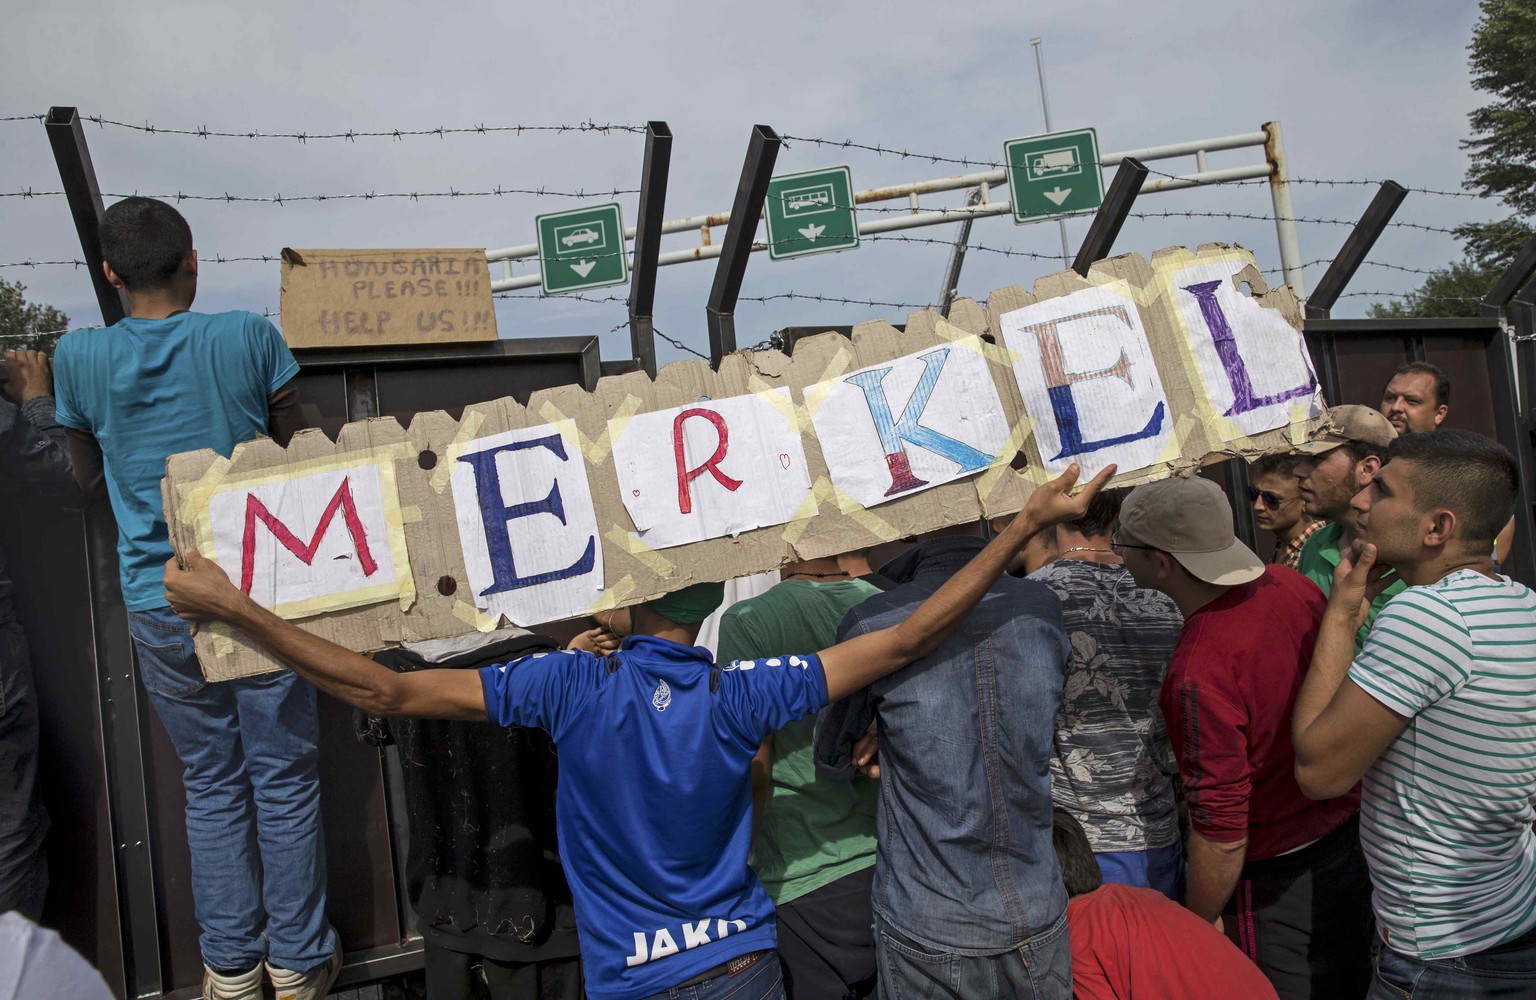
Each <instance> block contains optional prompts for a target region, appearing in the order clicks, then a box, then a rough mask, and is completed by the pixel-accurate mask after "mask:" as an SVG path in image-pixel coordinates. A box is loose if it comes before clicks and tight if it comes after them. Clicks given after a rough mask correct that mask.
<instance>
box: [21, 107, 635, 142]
mask: <svg viewBox="0 0 1536 1000" xmlns="http://www.w3.org/2000/svg"><path fill="white" fill-rule="evenodd" d="M47 117H48V116H47V115H45V114H33V115H5V116H0V122H21V121H39V122H40V121H43V120H45V119H46V118H47ZM80 120H81V121H83V122H90V123H91V124H93V125H96V126H98V127H101V128H105V127H106V126H108V125H110V126H113V127H115V128H122V129H131V130H133V131H136V132H144V133H148V134H150V135H187V136H195V137H196V138H199V139H295V140H297V141H299V142H301V143H304V142H309V141H310V140H315V139H345V140H347V141H348V142H355V141H356V140H358V139H396V140H399V139H406V138H412V137H417V136H436V137H437V138H439V139H442V138H444V137H446V136H450V135H491V134H493V133H499V132H513V133H516V134H518V135H522V134H523V133H524V132H556V133H562V132H588V133H600V134H605V135H606V134H611V133H614V132H621V133H641V134H644V132H645V126H644V125H625V124H617V123H613V122H607V123H604V124H598V123H597V122H593V121H584V122H578V123H576V124H574V125H569V124H556V125H484V124H481V125H466V126H462V127H457V128H449V127H447V126H443V125H440V126H438V127H437V128H390V129H347V130H346V131H344V132H263V131H261V130H260V129H245V130H242V131H238V132H227V131H219V130H216V129H210V128H208V127H207V126H206V125H199V126H197V127H196V128H170V127H167V126H161V125H151V124H150V123H149V122H147V121H146V122H145V123H144V124H142V125H136V124H134V123H133V122H125V121H118V120H116V119H113V118H106V117H103V116H101V115H81V116H80Z"/></svg>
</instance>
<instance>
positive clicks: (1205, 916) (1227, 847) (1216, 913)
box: [1184, 831, 1248, 927]
mask: <svg viewBox="0 0 1536 1000" xmlns="http://www.w3.org/2000/svg"><path fill="white" fill-rule="evenodd" d="M1247 858H1248V839H1247V838H1246V837H1245V838H1243V839H1242V840H1234V841H1231V842H1225V841H1220V840H1207V839H1206V838H1205V837H1202V836H1200V834H1198V833H1195V832H1193V831H1191V833H1190V835H1189V886H1188V891H1187V892H1186V894H1185V899H1184V905H1185V906H1187V907H1189V909H1190V910H1192V911H1194V913H1195V914H1196V915H1198V916H1199V917H1200V919H1202V920H1208V921H1210V922H1211V923H1212V924H1215V925H1216V926H1218V927H1219V926H1220V921H1221V910H1222V907H1224V906H1226V905H1227V900H1229V899H1231V898H1232V890H1234V889H1235V888H1237V879H1238V876H1239V875H1240V874H1241V873H1242V870H1243V862H1244V861H1245V860H1247Z"/></svg>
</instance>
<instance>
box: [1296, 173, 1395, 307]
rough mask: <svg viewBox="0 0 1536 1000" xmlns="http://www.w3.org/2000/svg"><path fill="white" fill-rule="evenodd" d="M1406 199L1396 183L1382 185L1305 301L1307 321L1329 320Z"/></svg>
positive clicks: (1383, 182)
mask: <svg viewBox="0 0 1536 1000" xmlns="http://www.w3.org/2000/svg"><path fill="white" fill-rule="evenodd" d="M1406 197H1408V189H1407V188H1405V187H1403V186H1402V185H1401V184H1399V183H1398V182H1397V181H1382V182H1381V187H1380V188H1378V189H1377V191H1376V197H1374V198H1372V199H1371V203H1370V204H1369V205H1367V206H1366V208H1365V214H1364V215H1362V216H1360V221H1359V222H1357V223H1355V228H1354V229H1352V230H1350V233H1349V238H1348V239H1346V240H1345V241H1344V245H1343V246H1342V247H1340V248H1339V253H1338V256H1336V257H1334V258H1333V263H1332V264H1329V265H1328V270H1327V271H1325V272H1323V277H1322V279H1321V280H1320V281H1318V283H1317V287H1316V288H1314V289H1313V290H1312V294H1311V295H1310V296H1309V297H1308V298H1307V318H1308V319H1327V318H1328V314H1329V311H1330V310H1332V309H1333V305H1334V303H1335V302H1337V301H1339V296H1340V295H1342V294H1343V293H1344V288H1345V286H1347V285H1348V284H1349V282H1350V279H1351V278H1353V277H1354V276H1355V272H1356V271H1358V270H1359V269H1360V265H1361V264H1363V263H1364V262H1365V258H1366V256H1367V255H1368V254H1369V253H1370V252H1371V247H1373V246H1375V245H1376V240H1377V239H1378V238H1379V237H1380V236H1381V234H1382V233H1384V232H1386V229H1387V223H1389V222H1391V221H1392V216H1393V215H1395V214H1397V207H1398V206H1399V205H1401V204H1402V203H1403V199H1404V198H1406Z"/></svg>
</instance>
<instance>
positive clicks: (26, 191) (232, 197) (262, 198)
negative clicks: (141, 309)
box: [0, 184, 640, 205]
mask: <svg viewBox="0 0 1536 1000" xmlns="http://www.w3.org/2000/svg"><path fill="white" fill-rule="evenodd" d="M639 193H640V189H639V188H614V189H612V190H608V191H588V190H586V189H585V188H578V189H577V190H575V191H557V190H551V189H550V188H546V187H543V186H542V185H541V186H539V187H532V188H504V187H502V186H500V185H499V184H498V185H497V186H496V187H494V188H492V189H491V190H489V191H458V190H455V189H454V188H449V189H448V190H447V191H360V192H356V193H352V194H297V195H283V194H275V195H241V194H229V193H228V192H226V193H224V194H187V193H185V192H182V191H178V192H176V193H175V194H151V195H144V196H143V197H146V198H158V199H159V200H161V201H174V202H176V203H178V204H180V203H181V202H184V201H212V202H225V203H236V202H246V203H266V204H273V205H286V204H288V203H289V202H303V201H384V200H388V199H409V200H411V201H421V200H423V199H427V198H501V197H506V196H508V195H530V196H532V197H535V198H617V197H618V196H619V195H623V194H639ZM63 194H64V192H63V191H34V190H32V189H31V188H22V189H21V190H20V191H0V198H23V199H27V198H47V197H54V196H59V195H63ZM138 195H139V192H137V191H135V192H133V195H127V194H111V193H108V192H102V197H104V198H128V197H133V196H138Z"/></svg>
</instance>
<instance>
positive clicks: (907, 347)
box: [163, 244, 1323, 679]
mask: <svg viewBox="0 0 1536 1000" xmlns="http://www.w3.org/2000/svg"><path fill="white" fill-rule="evenodd" d="M1245 289H1251V291H1252V293H1253V294H1248V293H1247V292H1246V291H1245ZM1300 330H1301V318H1300V313H1299V311H1298V309H1297V305H1296V300H1295V298H1294V297H1293V296H1292V295H1291V293H1290V292H1289V291H1288V290H1286V289H1285V288H1283V287H1281V288H1278V289H1275V290H1273V291H1270V290H1268V289H1267V287H1266V285H1265V283H1264V279H1263V277H1262V275H1260V273H1259V272H1258V270H1257V269H1256V267H1255V266H1254V262H1253V257H1252V255H1251V254H1249V253H1248V252H1247V251H1245V250H1241V249H1238V248H1233V247H1227V246H1222V245H1219V244H1213V245H1209V246H1204V247H1201V248H1200V250H1199V251H1198V252H1194V253H1192V252H1190V251H1188V250H1185V249H1182V248H1174V249H1171V250H1165V251H1162V252H1160V253H1158V254H1156V255H1154V256H1153V258H1152V259H1151V260H1150V261H1148V260H1146V259H1144V258H1142V257H1139V256H1135V255H1127V256H1124V257H1117V258H1114V259H1112V260H1106V261H1100V262H1098V263H1096V264H1095V265H1094V266H1093V268H1092V270H1091V271H1090V272H1089V274H1088V276H1087V277H1086V278H1083V277H1080V276H1079V275H1077V274H1075V273H1073V272H1070V271H1069V272H1063V273H1061V274H1056V275H1051V276H1049V277H1046V278H1042V279H1040V280H1038V281H1037V282H1035V285H1034V289H1033V291H1032V292H1031V291H1025V290H1024V289H1022V288H1018V287H1009V288H1002V289H999V290H997V291H994V292H993V293H992V294H991V295H990V296H988V299H987V307H986V309H985V310H983V309H982V308H981V307H979V306H978V305H977V304H976V303H974V302H972V301H970V300H966V299H962V300H959V301H957V302H956V303H955V304H954V307H953V308H952V310H951V314H950V317H949V319H948V320H947V321H946V320H945V319H943V318H941V317H940V316H938V315H937V314H936V313H934V312H931V311H926V310H925V311H923V312H918V313H913V314H912V315H911V316H910V317H908V321H907V327H906V330H905V331H904V332H900V333H898V332H897V331H896V330H895V329H894V328H892V327H891V326H889V325H888V324H886V323H884V322H874V323H865V324H863V325H861V326H859V327H858V328H856V329H855V330H854V333H853V336H852V338H849V337H845V336H843V335H841V334H836V333H825V334H820V335H818V336H815V337H810V338H806V339H803V340H801V341H799V342H798V343H797V344H796V345H795V353H794V356H793V357H792V358H790V357H786V356H784V355H783V354H780V353H778V352H776V351H761V352H749V351H738V352H736V353H735V354H732V355H730V356H728V357H727V358H725V359H724V360H723V361H722V362H721V365H720V369H719V371H712V370H711V369H710V368H709V366H708V364H707V363H705V362H702V361H698V362H680V363H677V364H672V365H668V366H666V367H665V368H663V369H662V370H661V371H660V372H659V373H658V374H657V377H656V379H655V380H654V381H652V380H651V379H650V378H648V377H647V376H646V375H645V374H644V373H643V372H633V373H629V374H625V375H617V376H612V377H608V378H604V379H601V380H600V381H599V382H598V384H597V388H596V389H595V390H594V391H591V392H588V391H586V390H583V389H581V388H580V387H578V386H564V387H560V388H556V389H550V390H545V391H541V392H536V393H534V394H533V396H532V397H531V398H530V399H529V401H528V403H527V404H526V405H523V404H519V403H518V402H516V401H515V400H512V399H498V400H493V401H490V402H486V403H481V404H475V405H471V406H467V407H465V409H464V412H463V416H462V418H460V419H458V420H455V419H453V418H452V417H449V416H448V415H447V414H445V413H443V412H441V411H434V412H427V413H421V414H418V415H417V416H416V417H415V419H413V420H412V421H411V425H410V427H409V428H404V427H401V426H400V425H399V424H398V423H397V422H396V421H394V420H392V419H376V420H368V421H360V422H357V423H352V424H348V425H346V426H345V427H343V428H342V429H341V432H340V434H339V436H338V438H337V440H336V441H335V443H332V442H331V441H330V440H328V439H327V438H326V437H325V436H324V435H323V434H322V433H320V432H319V431H304V432H302V433H300V434H299V435H298V436H296V437H295V438H294V440H293V442H292V443H291V444H290V445H289V447H288V448H287V449H283V448H280V447H278V446H277V445H276V444H275V443H273V442H272V441H270V440H258V441H253V442H248V443H246V444H243V445H241V446H239V447H238V448H236V449H235V452H234V454H233V456H232V457H231V458H228V459H225V458H221V457H219V456H218V455H216V454H214V453H213V452H211V451H200V452H192V453H188V454H182V455H174V456H172V457H171V459H170V460H169V462H168V468H167V478H166V480H165V482H164V484H163V489H164V493H165V498H166V511H167V517H168V521H169V523H170V531H171V538H172V540H173V543H174V545H175V546H176V548H177V550H178V551H185V550H187V549H188V548H191V547H194V546H195V547H197V548H198V549H199V550H200V551H201V552H202V553H203V554H204V555H206V556H209V557H210V558H212V559H213V560H214V561H215V562H217V563H218V564H219V565H220V566H222V567H224V568H225V570H226V571H228V572H229V574H230V577H231V579H233V580H234V581H235V583H236V585H237V586H239V587H240V588H241V589H243V590H245V591H246V592H247V593H249V594H250V595H251V596H252V597H253V598H254V599H255V600H257V601H258V602H260V603H262V604H263V605H265V606H267V607H270V608H273V609H274V610H275V611H276V612H277V613H278V614H280V615H283V616H284V617H287V618H291V619H294V620H296V621H298V623H299V624H300V625H301V626H302V627H303V628H305V629H308V630H310V631H312V632H314V633H316V634H319V635H322V636H324V637H325V638H327V639H331V640H332V641H335V642H338V643H340V644H342V645H344V646H348V647H350V648H352V649H357V650H364V651H366V650H373V649H379V648H382V647H385V646H388V645H391V644H395V643H400V642H405V641H412V640H422V639H432V638H441V637H446V636H451V635H458V634H462V633H467V632H472V631H475V630H481V631H489V630H490V629H493V628H496V627H498V626H499V625H500V624H501V623H502V622H503V621H511V622H513V623H515V624H518V625H523V626H533V625H538V624H540V623H544V622H549V621H555V620H560V619H567V618H573V617H576V616H579V615H583V614H586V613H589V612H591V611H595V610H600V609H603V608H610V607H616V606H619V605H627V604H634V603H637V602H640V601H644V600H649V599H651V598H653V597H656V596H658V595H660V594H663V593H666V592H668V591H672V590H676V589H678V588H681V587H685V586H688V585H689V584H692V583H697V582H701V581H707V580H726V579H731V578H733V577H737V576H742V575H745V574H748V573H757V572H763V571H766V570H771V569H774V568H776V567H778V566H781V565H783V564H784V563H785V562H787V561H789V560H792V559H807V558H815V557H819V556H828V555H834V554H837V553H841V552H847V551H851V550H854V549H859V548H865V547H868V546H871V545H874V544H876V543H879V542H883V541H891V540H894V539H900V538H904V537H908V536H911V535H915V534H917V533H920V532H924V531H929V530H933V529H936V528H941V527H946V526H949V525H954V524H961V523H965V522H969V521H974V520H975V519H977V518H980V517H987V516H993V515H997V514H1006V513H1009V512H1012V511H1017V510H1018V509H1019V508H1020V507H1022V506H1023V505H1024V503H1025V501H1026V500H1027V499H1028V496H1029V494H1030V492H1031V491H1032V490H1033V489H1034V488H1035V486H1037V485H1038V484H1040V483H1042V482H1045V481H1046V480H1047V479H1049V478H1051V477H1052V476H1055V475H1056V474H1057V473H1059V472H1060V471H1061V470H1062V469H1064V468H1065V467H1066V466H1067V465H1069V464H1071V463H1072V462H1079V463H1081V464H1082V466H1083V468H1084V472H1085V475H1091V474H1092V473H1093V472H1094V471H1096V470H1097V469H1099V468H1101V467H1103V466H1104V465H1106V464H1108V463H1110V462H1114V463H1117V464H1118V465H1119V468H1120V470H1121V471H1120V472H1119V474H1118V475H1117V477H1116V479H1115V482H1116V483H1118V484H1120V485H1133V484H1136V483H1141V482H1149V481H1151V480H1154V479H1159V478H1163V477H1165V476H1169V475H1188V474H1192V473H1193V472H1194V471H1195V470H1196V469H1198V468H1199V467H1200V466H1201V465H1202V464H1203V463H1207V462H1211V461H1217V460H1220V459H1222V458H1225V457H1227V456H1229V455H1238V456H1243V457H1253V456H1256V455H1259V454H1262V453H1265V452H1268V451H1276V450H1280V449H1283V448H1287V447H1289V446H1290V445H1292V444H1294V443H1297V442H1300V441H1302V440H1304V439H1305V438H1306V436H1307V435H1308V433H1309V432H1310V431H1312V430H1313V429H1315V428H1316V427H1317V426H1318V425H1319V422H1320V420H1321V418H1322V415H1323V404H1322V396H1321V394H1320V392H1319V390H1318V384H1317V378H1316V375H1315V374H1314V372H1313V370H1312V365H1311V361H1310V360H1309V358H1308V355H1307V351H1306V346H1305V344H1304V342H1303V339H1302V336H1301V332H1300ZM1016 467H1017V468H1016ZM196 641H197V645H198V653H199V656H200V658H201V660H202V662H203V665H204V669H205V671H206V672H207V674H208V676H209V677H210V678H213V679H221V678H228V677H235V676H243V675H247V674H251V673H258V672H261V671H264V670H269V669H274V668H275V667H276V666H277V664H276V663H275V661H273V660H271V659H270V658H269V657H268V656H267V654H265V653H263V652H261V651H260V650H259V649H257V648H255V647H254V646H251V645H249V644H247V643H246V642H245V641H244V640H243V639H242V638H241V637H240V636H239V634H238V633H235V632H232V631H229V630H227V629H225V628H223V627H222V626H216V627H214V628H212V629H205V630H203V631H201V632H199V634H198V637H197V640H196Z"/></svg>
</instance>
